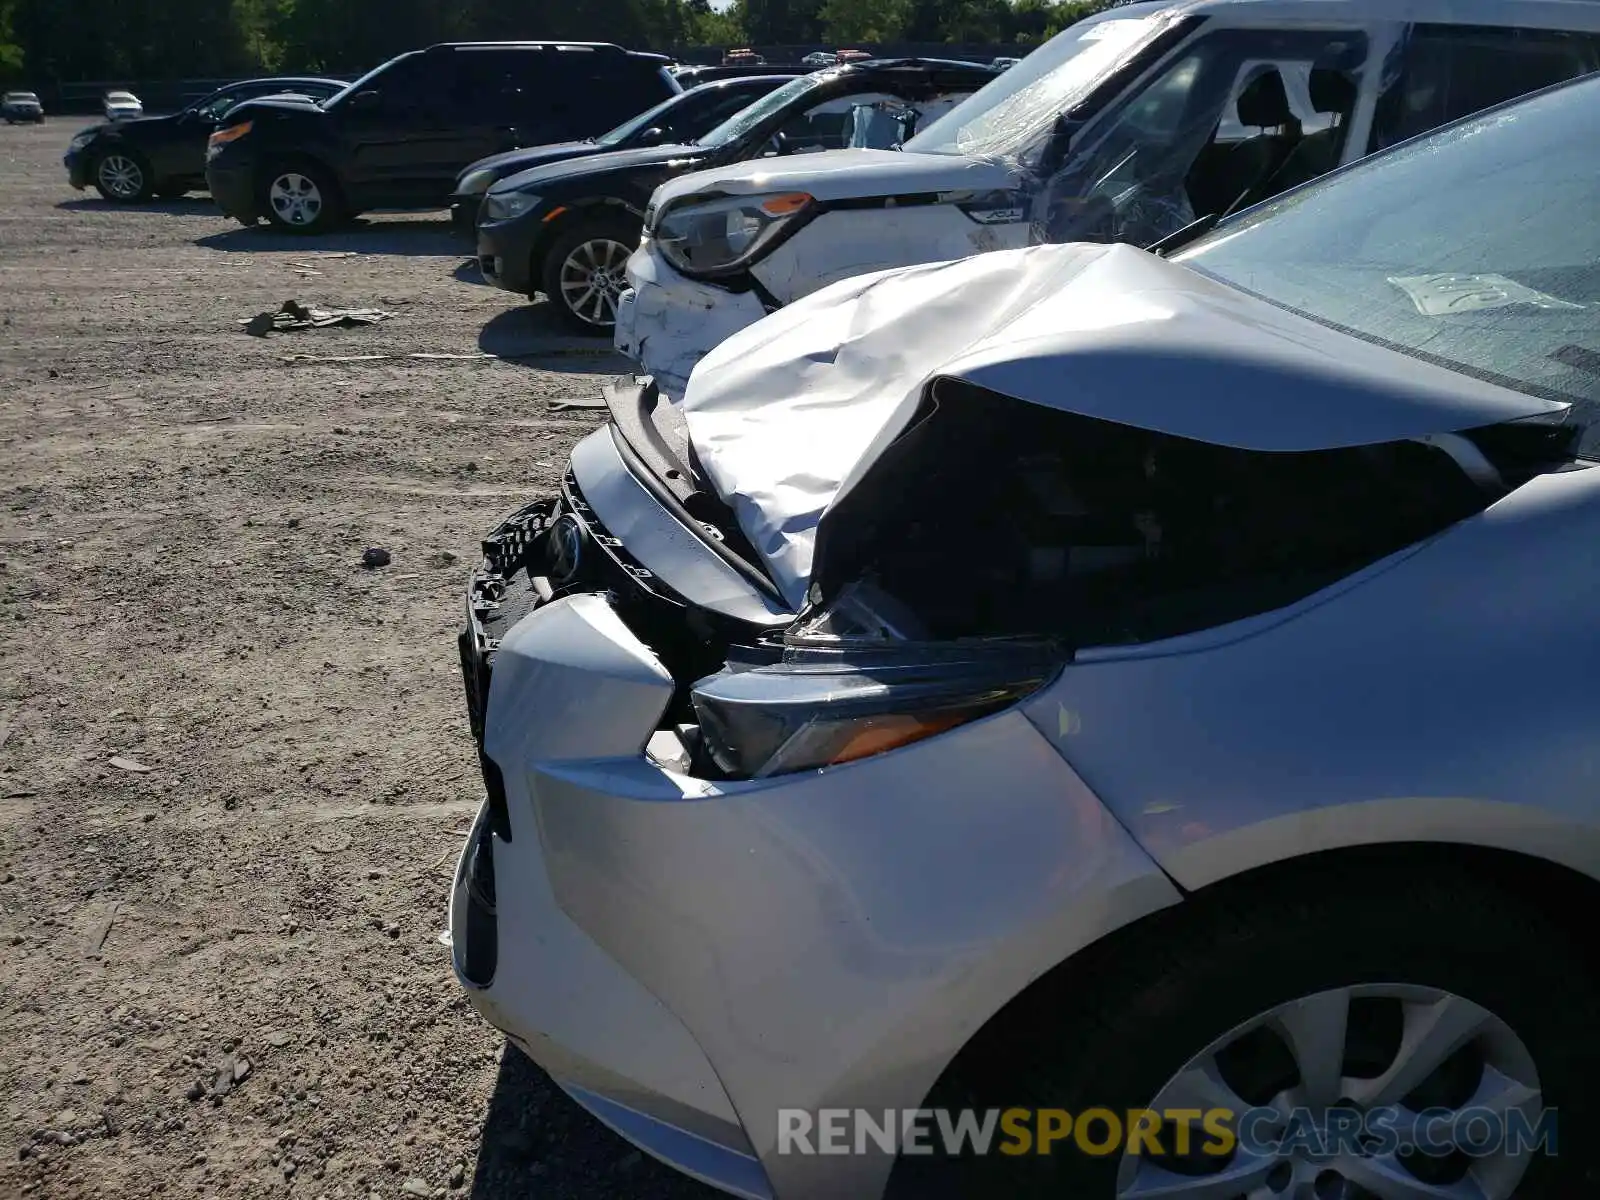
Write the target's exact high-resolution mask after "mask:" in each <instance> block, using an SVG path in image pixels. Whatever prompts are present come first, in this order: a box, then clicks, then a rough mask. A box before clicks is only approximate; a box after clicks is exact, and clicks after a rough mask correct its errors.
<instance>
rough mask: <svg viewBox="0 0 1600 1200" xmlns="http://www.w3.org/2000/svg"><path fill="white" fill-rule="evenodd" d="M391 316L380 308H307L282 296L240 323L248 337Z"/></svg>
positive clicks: (351, 326)
mask: <svg viewBox="0 0 1600 1200" xmlns="http://www.w3.org/2000/svg"><path fill="white" fill-rule="evenodd" d="M392 316H394V314H393V313H392V312H389V311H387V310H385V309H381V308H308V307H306V306H305V305H304V304H301V303H300V301H298V300H285V301H284V302H283V304H282V305H280V306H279V307H278V308H277V309H276V310H274V311H271V312H263V313H257V314H256V315H255V316H253V317H247V318H245V319H244V320H242V321H240V322H239V324H240V325H242V326H244V331H245V332H246V333H248V334H249V335H250V336H251V337H266V336H267V334H269V333H292V332H294V331H295V330H299V329H354V328H356V327H357V326H361V325H376V324H378V323H379V322H380V321H387V320H388V319H389V318H390V317H392Z"/></svg>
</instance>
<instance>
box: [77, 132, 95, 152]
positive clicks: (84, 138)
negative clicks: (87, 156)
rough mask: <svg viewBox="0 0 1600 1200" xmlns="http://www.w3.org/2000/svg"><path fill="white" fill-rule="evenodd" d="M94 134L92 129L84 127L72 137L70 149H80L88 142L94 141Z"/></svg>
mask: <svg viewBox="0 0 1600 1200" xmlns="http://www.w3.org/2000/svg"><path fill="white" fill-rule="evenodd" d="M94 135H95V131H94V130H93V129H85V130H84V131H83V132H82V133H79V134H75V135H74V136H73V139H72V143H71V149H73V150H82V149H83V148H84V147H85V146H87V145H88V144H89V143H90V142H92V141H94Z"/></svg>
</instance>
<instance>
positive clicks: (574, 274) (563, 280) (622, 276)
mask: <svg viewBox="0 0 1600 1200" xmlns="http://www.w3.org/2000/svg"><path fill="white" fill-rule="evenodd" d="M631 253H633V251H632V250H631V249H630V248H629V247H627V246H625V245H623V244H622V243H621V242H618V241H614V240H613V239H611V238H593V239H591V240H590V241H587V242H580V243H579V244H578V245H576V246H574V247H573V248H572V252H571V253H570V254H568V255H567V257H566V259H565V260H564V261H563V262H562V264H561V271H560V276H559V281H560V282H559V286H560V288H561V299H562V302H563V303H565V304H566V306H567V308H568V309H570V310H571V311H572V313H573V314H574V315H575V316H577V318H578V319H579V320H581V321H584V322H587V323H588V324H590V325H594V326H596V327H604V326H607V325H615V324H616V323H617V301H618V300H619V299H621V297H622V293H623V291H624V290H626V288H627V286H628V276H627V266H628V256H629V255H630V254H631Z"/></svg>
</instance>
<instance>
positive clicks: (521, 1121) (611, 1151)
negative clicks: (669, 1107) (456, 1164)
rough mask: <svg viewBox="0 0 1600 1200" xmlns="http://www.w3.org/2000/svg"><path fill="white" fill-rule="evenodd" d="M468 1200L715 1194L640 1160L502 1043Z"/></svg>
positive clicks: (681, 1199) (637, 1199) (708, 1198)
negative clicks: (497, 1072) (502, 1046)
mask: <svg viewBox="0 0 1600 1200" xmlns="http://www.w3.org/2000/svg"><path fill="white" fill-rule="evenodd" d="M470 1195H471V1198H472V1200H527V1198H528V1197H529V1196H559V1197H562V1200H618V1198H619V1197H623V1196H626V1197H628V1200H717V1198H718V1197H721V1196H722V1195H723V1193H721V1192H718V1191H713V1190H712V1189H711V1188H708V1187H706V1186H705V1185H704V1184H701V1183H696V1182H695V1181H694V1180H692V1179H689V1178H688V1177H687V1176H684V1175H680V1174H678V1173H677V1172H676V1171H674V1170H672V1169H671V1168H669V1167H665V1166H662V1165H661V1164H660V1163H658V1162H657V1161H656V1160H655V1159H653V1158H651V1157H650V1156H649V1155H646V1154H641V1153H640V1152H639V1151H637V1150H635V1149H633V1147H631V1146H630V1145H628V1143H627V1142H624V1141H623V1140H622V1139H621V1138H619V1137H618V1136H617V1135H616V1134H614V1133H611V1132H610V1131H609V1130H607V1129H605V1127H604V1126H602V1125H600V1123H599V1122H598V1121H596V1120H595V1119H594V1118H593V1117H591V1116H590V1115H589V1114H588V1113H586V1112H585V1111H584V1110H583V1109H581V1108H579V1107H578V1105H577V1104H576V1103H575V1102H574V1101H573V1100H571V1099H570V1098H569V1097H568V1096H567V1094H566V1093H565V1092H563V1091H562V1090H561V1089H560V1088H558V1087H557V1086H556V1085H555V1084H554V1083H553V1082H552V1081H551V1079H550V1077H549V1076H548V1075H546V1074H545V1073H544V1072H543V1071H542V1070H540V1069H539V1067H538V1066H536V1065H535V1064H534V1063H533V1062H532V1061H531V1060H530V1059H529V1058H528V1057H527V1056H526V1055H524V1054H523V1053H522V1052H521V1051H520V1050H518V1049H517V1048H516V1047H515V1046H512V1045H510V1044H509V1043H507V1045H506V1052H505V1054H504V1056H503V1057H502V1058H501V1061H500V1075H499V1077H498V1078H497V1079H496V1080H495V1085H494V1094H493V1095H492V1096H490V1097H489V1112H488V1114H487V1115H486V1116H485V1118H484V1122H483V1144H482V1146H481V1147H480V1148H479V1151H478V1169H477V1172H476V1173H475V1174H474V1175H473V1178H472V1190H471V1192H470Z"/></svg>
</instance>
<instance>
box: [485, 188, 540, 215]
mask: <svg viewBox="0 0 1600 1200" xmlns="http://www.w3.org/2000/svg"><path fill="white" fill-rule="evenodd" d="M538 204H539V197H538V196H536V195H534V194H533V193H532V192H490V193H489V194H488V195H487V196H485V197H484V200H483V218H484V220H486V221H510V220H512V219H513V218H516V217H520V216H521V215H522V214H523V213H526V212H531V211H533V209H535V208H537V207H538Z"/></svg>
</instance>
